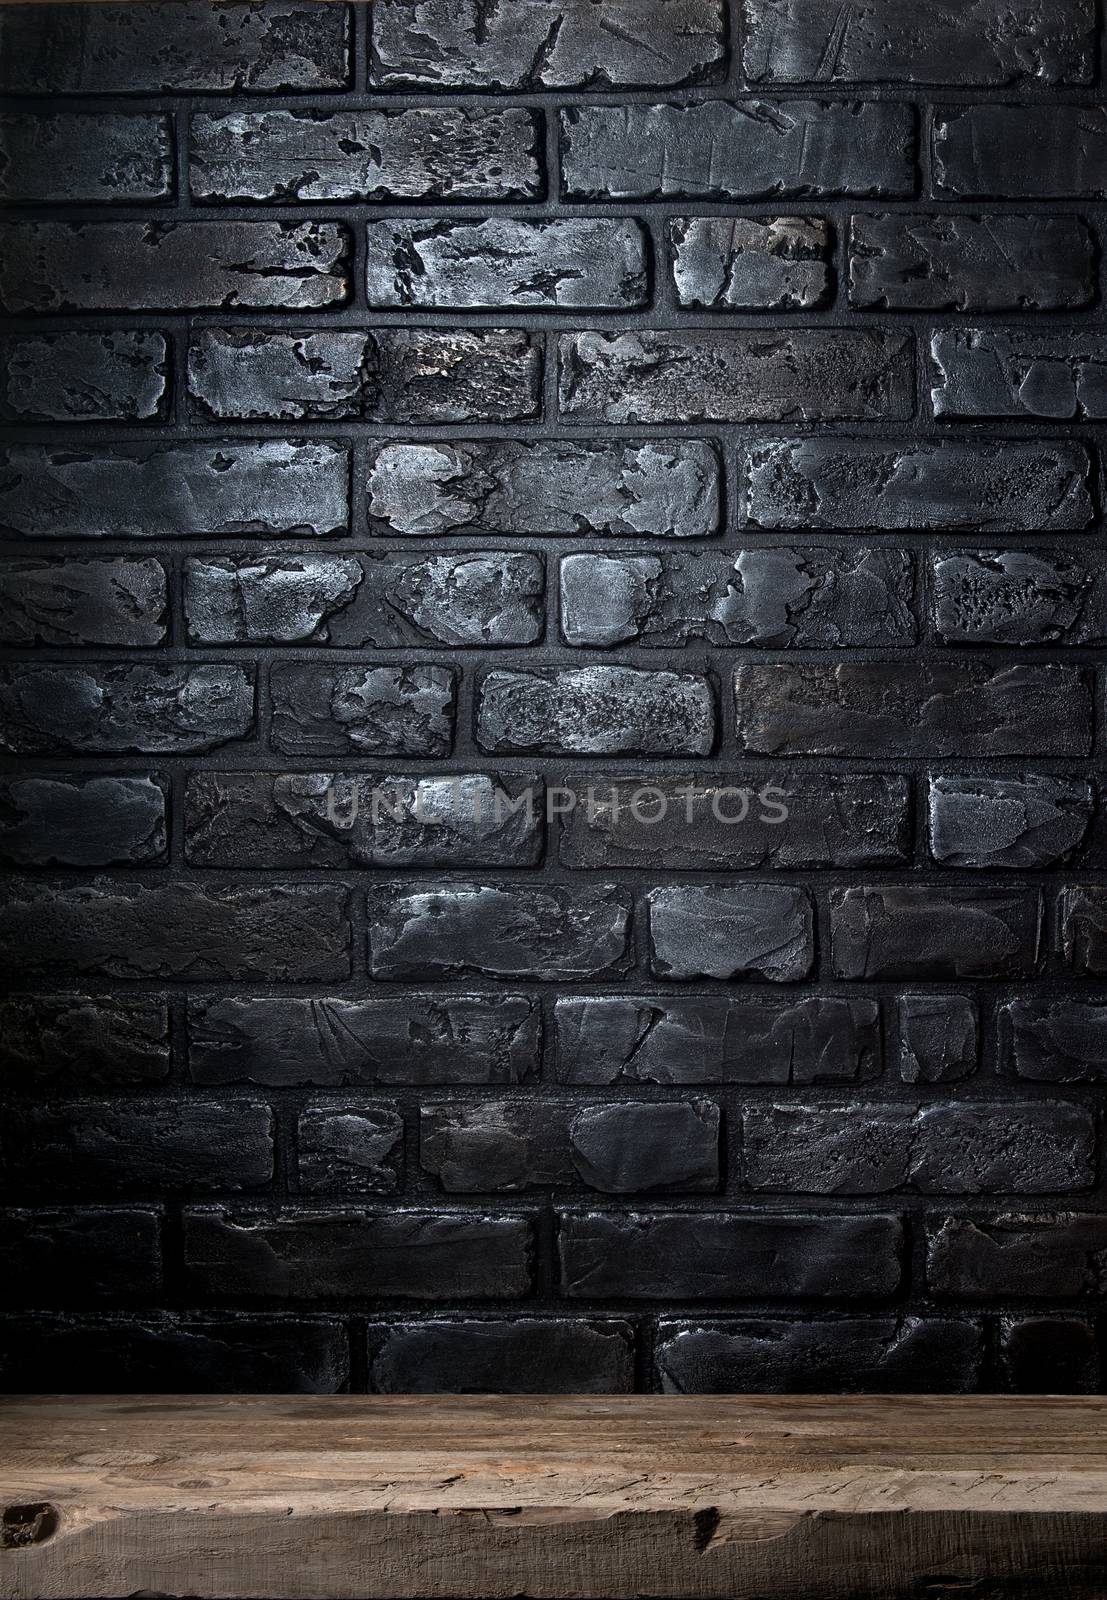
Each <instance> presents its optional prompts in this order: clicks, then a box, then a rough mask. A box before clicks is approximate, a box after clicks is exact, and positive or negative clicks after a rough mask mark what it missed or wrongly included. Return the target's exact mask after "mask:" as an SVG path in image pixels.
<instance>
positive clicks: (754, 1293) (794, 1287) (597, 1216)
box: [559, 1211, 903, 1300]
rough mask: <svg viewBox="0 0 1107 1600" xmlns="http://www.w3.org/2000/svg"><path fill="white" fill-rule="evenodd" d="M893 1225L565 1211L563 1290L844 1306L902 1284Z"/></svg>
mask: <svg viewBox="0 0 1107 1600" xmlns="http://www.w3.org/2000/svg"><path fill="white" fill-rule="evenodd" d="M902 1243H903V1229H902V1224H901V1223H900V1220H899V1218H898V1217H892V1216H882V1215H879V1214H876V1215H873V1214H870V1215H868V1216H852V1217H845V1216H836V1217H828V1216H823V1217H812V1216H788V1215H783V1214H778V1215H773V1216H770V1215H767V1214H766V1213H764V1212H760V1213H754V1212H710V1211H708V1212H704V1211H694V1212H693V1211H684V1212H664V1211H655V1212H652V1213H645V1212H633V1211H631V1212H622V1213H613V1212H566V1213H563V1214H562V1216H561V1218H560V1237H559V1246H560V1257H561V1292H562V1294H564V1295H567V1296H568V1297H569V1298H573V1299H576V1298H586V1299H601V1300H610V1299H628V1300H664V1299H670V1298H673V1297H676V1298H679V1299H682V1300H763V1299H765V1298H766V1297H769V1298H771V1299H777V1298H781V1299H792V1298H801V1297H803V1298H806V1297H822V1296H825V1295H828V1294H833V1295H835V1296H837V1297H839V1298H841V1299H844V1300H851V1299H854V1298H856V1297H857V1296H860V1295H864V1296H868V1295H874V1296H884V1295H889V1294H891V1293H892V1292H893V1291H894V1290H895V1288H896V1286H897V1284H898V1283H899V1281H900V1273H901V1264H900V1253H901V1249H902Z"/></svg>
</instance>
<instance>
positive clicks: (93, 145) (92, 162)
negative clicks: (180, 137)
mask: <svg viewBox="0 0 1107 1600" xmlns="http://www.w3.org/2000/svg"><path fill="white" fill-rule="evenodd" d="M172 187H173V147H172V136H171V132H170V123H169V119H168V118H167V117H161V116H131V117H83V116H59V117H37V116H0V199H3V200H4V201H6V202H8V203H9V204H10V203H12V202H16V203H19V204H23V205H27V204H34V203H35V202H38V203H40V204H43V205H49V204H65V205H68V204H75V203H79V202H81V201H85V202H88V203H95V202H96V201H100V202H101V203H102V204H106V205H111V204H119V203H121V204H126V203H127V202H128V201H131V202H134V203H136V204H141V203H142V202H144V201H152V200H167V199H168V198H169V196H170V194H171V193H172Z"/></svg>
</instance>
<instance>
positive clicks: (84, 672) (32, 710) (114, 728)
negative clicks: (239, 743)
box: [0, 663, 254, 755]
mask: <svg viewBox="0 0 1107 1600" xmlns="http://www.w3.org/2000/svg"><path fill="white" fill-rule="evenodd" d="M253 722H254V686H253V676H252V672H251V671H248V670H247V669H245V668H243V667H227V666H196V667H161V666H152V665H151V666H140V667H137V666H136V667H131V666H118V665H114V664H113V665H108V664H106V663H99V664H96V665H90V666H81V667H68V666H61V665H54V666H41V667H40V666H12V667H5V668H2V669H0V750H5V751H7V752H9V753H11V754H16V755H27V754H36V753H46V752H52V751H74V752H76V751H83V752H85V753H90V754H93V755H97V754H99V755H122V754H126V753H127V752H136V753H137V754H139V755H144V754H150V755H160V754H167V755H183V754H189V753H195V752H198V751H202V750H214V749H215V748H216V747H217V746H219V745H223V744H229V743H230V742H231V741H232V740H234V739H243V738H245V737H246V735H247V734H248V733H249V732H250V731H251V729H252V727H253Z"/></svg>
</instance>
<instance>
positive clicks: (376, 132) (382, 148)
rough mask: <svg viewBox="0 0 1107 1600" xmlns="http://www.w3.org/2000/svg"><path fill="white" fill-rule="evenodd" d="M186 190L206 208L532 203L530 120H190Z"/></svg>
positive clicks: (409, 116) (434, 116) (534, 141)
mask: <svg viewBox="0 0 1107 1600" xmlns="http://www.w3.org/2000/svg"><path fill="white" fill-rule="evenodd" d="M189 185H190V187H191V190H192V193H193V195H194V196H195V197H196V198H197V199H199V200H204V201H208V202H211V201H218V200H277V201H280V202H281V203H282V204H284V205H288V204H291V203H293V202H296V201H311V200H534V199H537V198H539V197H540V196H541V193H542V188H543V172H542V158H541V154H540V144H539V133H538V126H537V122H536V118H535V115H534V113H533V112H531V111H523V110H518V109H514V108H513V109H511V110H508V111H463V110H461V109H460V108H456V107H448V108H443V109H439V108H437V107H435V108H434V109H433V110H431V109H422V110H416V111H381V110H373V111H335V112H326V111H321V110H318V109H312V110H311V111H240V112H234V113H230V114H224V115H222V116H219V115H215V116H211V115H206V114H204V113H200V114H198V115H197V116H194V117H193V118H192V125H191V130H190V146H189Z"/></svg>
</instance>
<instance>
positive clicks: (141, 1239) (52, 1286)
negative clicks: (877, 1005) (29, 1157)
mask: <svg viewBox="0 0 1107 1600" xmlns="http://www.w3.org/2000/svg"><path fill="white" fill-rule="evenodd" d="M28 1262H33V1263H34V1270H33V1271H32V1272H29V1271H28V1270H27V1265H28ZM0 1271H2V1272H3V1274H4V1281H5V1283H6V1284H7V1286H8V1288H7V1298H8V1304H9V1305H11V1306H15V1305H19V1306H50V1305H67V1304H77V1305H80V1304H82V1303H86V1304H87V1303H88V1302H90V1301H91V1302H96V1301H100V1302H105V1303H108V1304H110V1303H111V1302H113V1301H116V1302H118V1301H120V1300H124V1301H126V1300H133V1299H143V1300H150V1299H153V1298H155V1297H156V1296H157V1295H159V1294H160V1293H161V1292H162V1287H163V1283H162V1267H161V1213H160V1212H159V1211H158V1210H157V1209H156V1208H154V1207H152V1206H127V1207H124V1206H96V1207H92V1206H89V1207H86V1208H81V1209H76V1208H65V1209H62V1208H58V1207H51V1208H48V1209H35V1210H29V1209H27V1210H15V1209H13V1210H10V1211H0Z"/></svg>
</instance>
